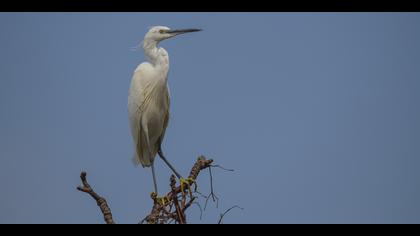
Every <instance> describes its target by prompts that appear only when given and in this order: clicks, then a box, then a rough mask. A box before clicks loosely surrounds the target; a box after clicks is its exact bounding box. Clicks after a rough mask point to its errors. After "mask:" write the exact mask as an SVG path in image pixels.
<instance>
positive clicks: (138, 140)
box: [128, 26, 199, 193]
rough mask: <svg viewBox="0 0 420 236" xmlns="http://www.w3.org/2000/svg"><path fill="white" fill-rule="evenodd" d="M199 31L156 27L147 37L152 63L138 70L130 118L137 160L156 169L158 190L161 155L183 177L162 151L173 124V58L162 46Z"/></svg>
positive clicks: (145, 45)
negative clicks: (157, 158) (157, 159)
mask: <svg viewBox="0 0 420 236" xmlns="http://www.w3.org/2000/svg"><path fill="white" fill-rule="evenodd" d="M196 31H199V30H198V29H186V30H170V29H169V28H168V27H165V26H155V27H152V28H151V29H150V30H149V31H148V32H147V33H146V36H145V37H144V40H143V49H144V52H145V55H146V57H147V60H148V62H143V63H141V64H140V65H139V66H138V67H137V69H136V70H135V71H134V75H133V78H132V80H131V85H130V90H129V94H128V116H129V120H130V128H131V134H132V137H133V143H134V147H135V148H134V149H135V150H134V156H133V161H134V163H136V164H139V163H140V164H142V166H143V167H152V172H153V180H154V184H155V191H156V193H157V186H156V179H155V173H154V166H153V163H154V159H155V156H156V154H157V153H159V155H160V157H162V159H163V160H164V161H165V163H166V164H168V166H169V167H170V168H171V169H172V171H174V173H175V174H176V175H177V176H178V177H179V178H180V175H179V174H178V173H177V172H176V171H175V169H174V168H173V167H172V166H171V165H170V164H169V162H168V161H167V160H166V159H165V158H164V156H163V154H162V152H161V150H160V148H161V144H162V141H163V138H164V136H165V130H166V127H167V126H168V121H169V103H170V98H169V88H168V84H167V80H168V71H169V55H168V53H167V52H166V50H165V49H164V48H159V47H158V43H159V42H160V41H162V40H164V39H168V38H171V37H174V36H176V35H179V34H182V33H188V32H196Z"/></svg>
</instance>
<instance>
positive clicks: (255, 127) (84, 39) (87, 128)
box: [0, 13, 420, 223]
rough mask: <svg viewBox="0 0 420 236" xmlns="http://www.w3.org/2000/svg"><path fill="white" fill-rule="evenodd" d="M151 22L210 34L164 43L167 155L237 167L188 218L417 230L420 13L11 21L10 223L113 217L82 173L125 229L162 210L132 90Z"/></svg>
mask: <svg viewBox="0 0 420 236" xmlns="http://www.w3.org/2000/svg"><path fill="white" fill-rule="evenodd" d="M153 25H167V26H169V27H171V28H190V27H197V28H202V29H204V31H202V32H199V33H194V34H188V35H182V36H179V37H177V38H174V39H171V40H168V41H165V42H163V43H161V45H160V46H162V47H165V48H166V49H167V51H168V52H169V54H170V60H171V69H170V74H169V85H170V89H171V96H172V101H171V115H172V116H171V120H170V124H169V127H168V130H167V133H166V137H165V141H164V150H165V152H166V154H167V157H168V158H169V159H170V160H171V162H172V163H173V164H174V165H175V166H176V167H177V168H178V169H179V170H180V171H181V172H182V173H184V174H185V173H187V172H188V170H189V168H190V167H191V165H192V163H193V162H194V161H195V159H196V157H197V156H198V155H200V154H203V155H205V156H207V157H209V158H213V159H215V160H216V163H218V164H221V165H223V166H225V167H227V168H234V169H235V172H233V173H231V172H224V171H220V170H214V173H213V174H214V182H215V183H214V184H215V190H216V193H217V194H218V196H219V197H220V202H219V208H216V206H215V205H214V204H211V205H209V206H208V209H207V210H206V212H205V213H204V216H203V219H202V220H201V221H200V220H199V214H200V212H199V210H198V208H192V209H191V211H190V212H189V221H190V222H192V223H216V222H217V220H218V215H219V213H221V212H222V211H224V210H225V209H227V208H229V207H230V206H233V205H236V204H237V205H240V206H241V207H243V208H244V210H243V211H241V210H234V211H232V212H230V213H229V215H227V216H226V217H225V219H224V221H225V222H226V223H420V200H419V199H420V182H419V181H420V172H419V171H418V167H419V165H420V109H419V101H420V93H419V90H420V66H419V65H420V44H419V42H420V27H419V26H420V14H418V13H0V32H1V34H0V52H1V53H0V185H1V186H2V191H1V195H0V223H102V221H103V220H102V216H101V214H100V212H99V210H98V208H97V206H96V204H95V203H94V202H93V201H92V199H90V198H89V197H88V196H86V195H85V194H82V193H80V192H78V191H76V189H75V188H76V186H78V185H79V184H80V180H79V173H80V171H81V170H86V171H87V172H88V175H89V176H88V178H89V180H90V182H91V184H92V185H93V186H94V187H95V189H96V190H97V192H98V193H100V194H101V195H103V196H104V197H106V198H107V199H108V202H109V204H110V206H111V209H112V210H113V213H114V217H115V220H116V221H117V222H121V223H136V222H138V221H139V220H140V219H141V218H142V217H144V216H145V215H146V214H147V213H148V212H149V210H150V207H151V200H150V198H149V194H150V192H151V191H152V190H153V185H152V179H151V171H150V169H143V168H141V167H140V168H135V167H134V166H133V165H132V163H131V160H130V159H131V156H132V153H133V147H132V141H131V135H130V131H129V125H128V117H127V94H128V87H129V83H130V80H131V75H132V73H133V71H134V69H135V68H136V66H137V65H138V64H139V63H141V62H142V61H144V59H145V58H144V55H143V52H142V51H141V50H140V51H135V52H133V51H130V48H131V47H133V46H135V45H137V44H138V43H139V42H141V40H142V38H143V36H144V34H145V32H146V31H147V30H148V27H149V26H153ZM156 169H157V175H158V183H159V189H160V190H161V191H163V190H166V189H167V185H168V178H169V175H170V171H169V169H168V168H167V167H166V166H165V165H164V164H163V162H162V161H160V160H157V162H156ZM208 182H209V181H208V174H207V173H203V175H201V176H200V178H199V184H200V189H201V190H202V191H203V192H207V190H208Z"/></svg>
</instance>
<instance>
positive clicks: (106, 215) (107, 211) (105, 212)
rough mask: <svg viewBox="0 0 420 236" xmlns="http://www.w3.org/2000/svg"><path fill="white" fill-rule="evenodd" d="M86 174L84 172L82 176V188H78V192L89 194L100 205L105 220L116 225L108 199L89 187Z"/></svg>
mask: <svg viewBox="0 0 420 236" xmlns="http://www.w3.org/2000/svg"><path fill="white" fill-rule="evenodd" d="M86 175H87V174H86V172H84V171H83V172H82V173H81V174H80V179H81V180H82V184H83V185H82V186H79V187H77V190H79V191H81V192H84V193H87V194H89V195H90V196H91V197H92V198H93V199H94V200H95V201H96V204H98V206H99V208H100V209H101V211H102V214H103V215H104V220H105V222H106V223H107V224H115V222H114V220H113V219H112V212H111V209H110V208H109V206H108V203H107V202H106V199H105V198H103V197H101V196H99V195H98V194H97V193H96V192H95V191H94V190H93V189H92V188H91V187H90V185H89V183H88V181H87V179H86Z"/></svg>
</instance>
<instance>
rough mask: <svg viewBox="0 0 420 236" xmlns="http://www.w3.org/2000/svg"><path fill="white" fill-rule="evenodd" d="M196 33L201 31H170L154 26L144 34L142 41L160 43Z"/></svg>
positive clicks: (164, 27)
mask: <svg viewBox="0 0 420 236" xmlns="http://www.w3.org/2000/svg"><path fill="white" fill-rule="evenodd" d="M197 31H201V29H180V30H171V29H170V28H168V27H166V26H154V27H152V28H150V30H149V31H148V32H147V33H146V36H145V37H144V39H145V40H146V39H148V40H153V41H156V42H160V41H162V40H165V39H169V38H172V37H174V36H177V35H180V34H185V33H191V32H197Z"/></svg>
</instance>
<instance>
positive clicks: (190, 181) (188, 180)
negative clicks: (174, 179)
mask: <svg viewBox="0 0 420 236" xmlns="http://www.w3.org/2000/svg"><path fill="white" fill-rule="evenodd" d="M179 182H180V185H181V192H184V186H187V188H188V190H189V191H190V192H191V185H192V184H195V180H194V179H192V178H186V179H184V178H180V179H179Z"/></svg>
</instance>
